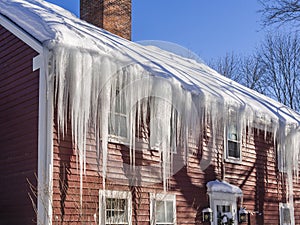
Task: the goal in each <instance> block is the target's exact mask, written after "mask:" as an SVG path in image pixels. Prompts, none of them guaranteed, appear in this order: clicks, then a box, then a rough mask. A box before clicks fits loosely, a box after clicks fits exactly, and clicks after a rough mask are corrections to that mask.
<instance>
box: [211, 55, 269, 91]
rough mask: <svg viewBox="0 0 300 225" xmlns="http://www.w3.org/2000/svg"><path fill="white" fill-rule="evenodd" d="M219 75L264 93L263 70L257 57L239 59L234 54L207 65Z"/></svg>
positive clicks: (239, 57)
mask: <svg viewBox="0 0 300 225" xmlns="http://www.w3.org/2000/svg"><path fill="white" fill-rule="evenodd" d="M208 64H209V66H210V67H212V68H213V69H215V70H216V71H217V72H219V73H220V74H222V75H224V76H225V77H228V78H230V79H232V80H234V81H236V82H238V83H240V84H242V85H244V86H246V87H248V88H251V89H253V90H256V91H258V92H260V93H264V91H265V85H264V83H263V82H262V78H263V68H262V64H261V61H260V59H259V57H258V56H256V55H253V56H246V57H241V56H238V55H236V54H234V53H231V54H226V55H225V57H223V58H218V59H217V60H214V61H211V62H209V63H208Z"/></svg>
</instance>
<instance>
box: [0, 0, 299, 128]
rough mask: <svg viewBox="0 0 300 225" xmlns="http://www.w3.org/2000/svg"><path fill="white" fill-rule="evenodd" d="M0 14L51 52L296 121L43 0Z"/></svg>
mask: <svg viewBox="0 0 300 225" xmlns="http://www.w3.org/2000/svg"><path fill="white" fill-rule="evenodd" d="M0 13H1V14H2V15H4V16H6V17H7V18H9V19H10V20H12V21H13V22H14V23H15V24H17V25H18V26H20V27H22V28H23V29H24V30H25V31H27V32H28V33H29V34H31V35H32V36H33V37H35V38H36V39H37V40H39V41H40V42H41V43H42V44H43V45H44V46H46V47H48V48H49V49H51V48H54V47H55V46H57V45H60V46H68V47H74V48H79V49H87V50H90V51H93V52H98V53H100V54H108V55H111V56H112V57H114V58H115V59H116V60H120V61H123V60H125V61H126V60H132V61H136V62H139V63H142V64H144V66H146V67H152V68H153V70H155V71H156V73H155V74H156V75H157V76H160V75H161V76H164V77H165V76H170V77H171V78H172V79H175V80H177V81H178V82H180V83H181V85H182V87H183V88H185V89H188V90H191V91H193V92H201V93H203V92H204V93H205V94H207V95H210V96H212V97H216V98H222V99H224V100H225V101H228V102H236V103H238V104H242V105H245V106H247V107H249V108H252V109H254V110H257V111H259V112H262V113H265V112H267V115H269V116H270V118H273V119H276V118H278V117H279V118H281V119H283V120H284V121H288V122H292V123H296V124H297V125H298V124H299V122H300V116H299V114H297V113H295V112H294V111H293V110H290V109H289V108H288V107H286V106H284V105H282V104H280V103H278V102H276V101H274V100H272V99H270V98H268V97H266V96H264V95H261V94H258V93H257V92H255V91H253V90H250V89H248V88H246V87H243V86H242V85H239V84H237V83H236V82H234V81H232V80H230V79H227V78H225V77H224V76H221V75H220V74H218V73H217V72H215V71H214V70H212V69H210V68H209V67H208V66H206V65H204V64H202V63H199V62H196V61H193V60H188V59H184V58H182V57H179V56H176V55H174V54H171V53H168V52H166V51H162V50H160V49H158V48H149V47H148V48H147V47H144V46H141V45H139V44H136V43H132V42H130V41H128V40H125V39H122V38H120V37H118V36H116V35H113V34H111V33H109V32H107V31H105V30H103V29H100V28H97V27H95V26H93V25H91V24H89V23H86V22H84V21H82V20H80V19H78V18H77V17H76V16H74V15H73V14H72V13H70V12H69V11H67V10H65V9H62V8H61V7H59V6H56V5H53V4H50V3H48V2H46V1H42V0H1V1H0Z"/></svg>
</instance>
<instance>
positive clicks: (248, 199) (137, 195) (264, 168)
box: [53, 120, 300, 225]
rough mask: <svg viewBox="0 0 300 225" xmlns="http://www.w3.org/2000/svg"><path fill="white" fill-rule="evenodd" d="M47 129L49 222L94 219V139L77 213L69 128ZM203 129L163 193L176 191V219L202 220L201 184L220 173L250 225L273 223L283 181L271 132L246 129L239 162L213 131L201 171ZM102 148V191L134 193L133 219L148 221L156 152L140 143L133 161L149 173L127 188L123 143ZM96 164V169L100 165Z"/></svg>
mask: <svg viewBox="0 0 300 225" xmlns="http://www.w3.org/2000/svg"><path fill="white" fill-rule="evenodd" d="M54 121H55V120H54ZM53 130H54V180H53V182H54V196H53V200H54V203H53V218H54V219H53V221H55V222H57V223H61V224H77V223H76V222H75V221H77V222H78V221H80V222H84V223H85V222H86V223H89V224H95V222H94V215H96V216H97V218H98V207H99V199H98V197H99V190H101V189H102V188H103V187H102V177H101V171H100V173H98V172H97V171H98V170H97V162H96V154H95V143H94V142H93V140H92V139H89V140H88V145H87V149H88V151H87V157H88V160H87V161H88V163H87V171H86V175H85V176H84V177H83V180H84V182H83V205H82V211H81V214H80V206H79V198H80V195H79V191H80V190H79V187H80V185H79V183H80V178H79V171H78V170H77V167H78V165H77V163H76V154H75V149H74V147H72V138H71V135H70V130H69V131H68V134H67V135H66V136H65V137H64V138H63V139H62V138H61V139H60V141H58V138H57V136H58V135H57V127H56V126H54V129H53ZM206 134H207V138H206V140H204V141H203V143H200V146H198V148H197V146H194V144H193V143H191V144H190V146H191V148H190V149H191V151H192V154H191V156H190V158H189V161H188V164H187V166H182V167H180V168H179V170H178V171H176V173H175V174H174V175H173V177H172V178H170V179H169V192H170V193H173V194H176V203H177V206H176V210H177V224H178V225H180V224H188V225H191V224H205V223H203V222H202V215H201V212H202V210H203V209H204V208H206V207H208V206H209V198H208V195H207V189H206V184H207V182H209V181H212V180H215V179H217V178H218V179H221V178H223V179H225V180H226V181H227V182H229V183H232V184H234V185H237V186H239V187H240V188H241V189H242V190H243V195H244V197H243V206H245V207H246V208H247V210H249V211H250V212H251V213H252V214H251V216H250V220H251V224H259V225H263V224H269V225H274V224H279V203H280V202H286V199H285V198H286V192H285V190H286V189H285V188H286V183H285V180H284V177H283V174H282V173H280V172H279V171H278V169H277V164H276V149H275V148H274V146H273V143H274V142H273V138H272V135H271V134H268V135H267V138H266V139H265V135H264V133H263V132H257V130H255V131H253V132H252V133H251V134H249V137H247V140H244V141H243V153H242V157H243V160H242V162H241V163H230V162H224V160H223V151H224V150H223V137H222V136H221V135H220V136H218V137H217V138H216V142H217V143H216V146H218V147H217V149H213V151H212V152H214V153H215V154H214V155H213V159H212V162H211V164H210V165H209V166H208V167H207V168H206V169H205V170H204V171H202V170H201V169H200V166H199V163H200V160H201V155H205V156H207V155H208V149H209V148H212V140H210V138H209V135H210V134H209V131H208V132H206ZM108 148H109V153H108V159H109V162H108V165H107V169H108V174H109V177H108V179H107V180H106V187H105V188H106V190H119V191H120V190H125V191H131V193H132V195H133V196H134V197H133V205H132V218H133V224H145V225H146V224H147V225H150V200H149V196H150V193H156V192H162V191H163V188H162V182H161V180H160V179H157V177H156V175H159V174H160V170H161V167H160V162H159V153H158V152H157V151H150V150H148V149H146V148H145V149H141V151H138V153H137V154H136V163H137V165H151V166H152V169H153V168H154V170H153V171H154V173H153V171H152V173H149V171H148V169H147V168H141V169H140V170H139V173H140V175H141V176H143V178H144V180H145V182H143V183H142V184H141V185H140V186H138V187H130V186H128V184H127V185H126V182H125V181H126V170H125V169H124V166H126V165H128V164H129V150H128V147H126V146H124V145H121V144H115V143H109V144H108ZM175 159H176V160H177V163H182V162H180V158H179V159H177V158H176V157H175ZM178 160H179V161H178ZM181 160H182V159H181ZM100 162H101V158H100ZM99 168H100V170H101V165H100V167H99ZM160 175H161V174H160ZM110 178H114V179H110ZM150 181H151V182H150ZM155 181H156V183H155ZM294 186H295V191H294V192H295V199H296V204H295V219H296V224H298V223H300V220H299V219H300V213H299V209H300V196H299V192H300V186H299V184H298V183H297V181H296V180H295V184H294ZM297 199H298V200H297ZM239 206H240V203H239ZM96 222H98V221H96Z"/></svg>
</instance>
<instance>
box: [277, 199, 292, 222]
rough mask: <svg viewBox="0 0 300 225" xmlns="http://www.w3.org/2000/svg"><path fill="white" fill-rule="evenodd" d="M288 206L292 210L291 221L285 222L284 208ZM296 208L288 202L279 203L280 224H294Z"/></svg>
mask: <svg viewBox="0 0 300 225" xmlns="http://www.w3.org/2000/svg"><path fill="white" fill-rule="evenodd" d="M284 208H288V209H289V210H290V217H291V223H283V221H282V209H284ZM294 221H295V219H294V208H293V207H292V206H291V205H290V204H288V203H282V202H280V203H279V222H280V223H279V224H280V225H292V224H294Z"/></svg>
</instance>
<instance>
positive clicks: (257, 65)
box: [239, 54, 266, 94]
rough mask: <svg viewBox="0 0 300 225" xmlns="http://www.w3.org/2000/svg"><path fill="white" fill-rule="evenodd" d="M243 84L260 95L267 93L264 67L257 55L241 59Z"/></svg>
mask: <svg viewBox="0 0 300 225" xmlns="http://www.w3.org/2000/svg"><path fill="white" fill-rule="evenodd" d="M239 71H240V73H241V77H242V80H241V82H240V83H241V84H242V85H244V86H246V87H248V88H251V89H253V90H255V91H257V92H259V93H262V94H265V93H266V85H265V83H264V81H263V77H264V72H265V70H264V67H263V65H262V63H261V59H260V57H259V56H258V55H257V54H254V55H251V56H245V57H244V58H243V59H241V64H240V69H239Z"/></svg>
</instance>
